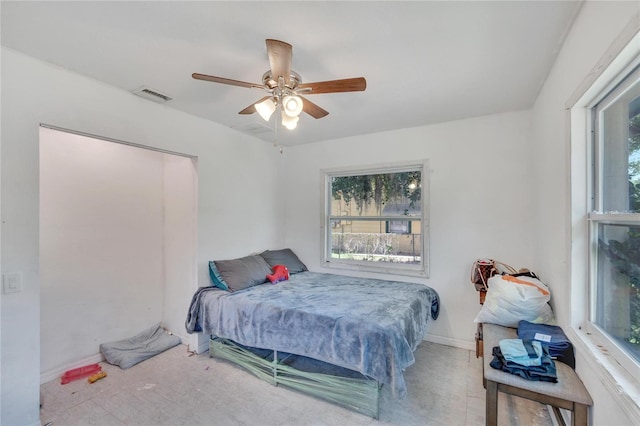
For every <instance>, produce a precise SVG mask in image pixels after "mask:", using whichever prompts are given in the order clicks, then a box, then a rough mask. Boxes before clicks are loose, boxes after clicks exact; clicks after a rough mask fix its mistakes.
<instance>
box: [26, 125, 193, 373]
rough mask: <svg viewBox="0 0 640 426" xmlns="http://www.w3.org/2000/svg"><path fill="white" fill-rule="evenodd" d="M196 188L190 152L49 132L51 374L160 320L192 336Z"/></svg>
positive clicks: (43, 165) (44, 169)
mask: <svg viewBox="0 0 640 426" xmlns="http://www.w3.org/2000/svg"><path fill="white" fill-rule="evenodd" d="M195 191H196V185H195V169H194V168H193V163H192V160H191V159H190V158H186V157H179V156H176V155H170V154H166V153H161V152H157V151H152V150H149V149H143V148H137V147H132V146H128V145H123V144H118V143H114V142H108V141H104V140H99V139H95V138H90V137H86V136H81V135H75V134H71V133H66V132H61V131H56V130H52V129H48V128H42V129H41V130H40V271H39V272H40V285H41V287H40V315H41V318H40V325H41V329H40V335H41V338H40V343H41V353H40V371H41V380H43V381H48V380H52V379H54V378H57V377H59V376H60V374H62V373H63V372H64V371H66V370H67V369H69V368H72V367H76V366H80V365H86V364H89V363H92V362H97V361H99V360H100V355H99V344H100V343H104V342H111V341H114V340H121V339H123V338H127V337H130V336H133V335H134V334H137V333H138V332H140V331H142V330H144V329H146V328H148V327H150V326H151V325H153V324H155V323H157V322H160V321H161V322H163V325H164V326H165V327H167V328H169V329H170V330H171V331H173V332H174V333H175V334H177V335H180V336H181V337H183V338H184V339H185V340H184V341H185V343H186V342H187V339H186V332H185V330H184V325H183V324H184V316H185V314H184V313H185V312H186V311H187V309H188V306H189V301H190V298H191V295H192V293H193V291H192V289H191V288H190V286H188V285H185V284H186V283H193V282H195V270H196V260H195V256H196V254H195V245H196V240H195V227H196V217H195Z"/></svg>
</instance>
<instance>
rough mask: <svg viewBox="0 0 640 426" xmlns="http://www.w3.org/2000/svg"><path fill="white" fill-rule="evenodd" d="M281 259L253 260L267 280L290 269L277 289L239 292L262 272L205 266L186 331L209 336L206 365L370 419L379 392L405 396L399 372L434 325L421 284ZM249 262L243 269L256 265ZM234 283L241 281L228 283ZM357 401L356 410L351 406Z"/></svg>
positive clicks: (430, 294)
mask: <svg viewBox="0 0 640 426" xmlns="http://www.w3.org/2000/svg"><path fill="white" fill-rule="evenodd" d="M284 250H285V251H284V253H286V256H284V257H283V256H281V254H282V253H283V251H275V252H265V253H266V254H265V253H262V254H261V255H255V256H259V257H263V256H264V257H263V258H264V259H266V260H268V261H269V262H270V263H267V262H266V261H265V263H266V264H267V269H268V271H270V270H271V267H272V265H274V264H275V263H276V262H277V264H286V265H287V266H288V267H289V270H290V271H292V272H291V274H290V277H289V279H288V280H286V281H282V282H278V283H277V284H270V283H264V279H262V281H263V282H262V283H260V284H253V285H245V286H244V287H243V286H242V284H243V283H245V284H246V282H247V279H248V276H249V275H253V277H254V278H255V281H260V280H261V279H260V278H259V274H261V273H262V272H264V268H263V266H260V267H259V268H258V267H256V266H255V265H253V264H252V265H249V266H248V267H247V265H248V263H247V262H248V260H247V258H242V259H244V262H240V263H238V262H237V261H238V259H235V260H234V261H236V265H234V267H232V268H230V269H229V268H227V266H228V265H225V264H224V262H225V261H222V262H212V265H210V266H212V267H213V269H212V270H211V273H212V280H213V282H214V284H215V285H214V286H211V287H203V288H200V289H198V291H197V292H196V293H195V294H194V296H193V299H192V302H191V305H190V308H189V312H188V315H187V321H186V328H187V331H188V332H189V333H197V332H202V333H205V334H207V335H210V336H211V341H210V355H212V356H219V357H222V358H225V359H228V360H230V361H233V362H236V363H238V364H239V365H241V366H243V367H245V368H247V369H249V370H250V371H252V372H253V373H254V374H256V375H258V376H259V377H261V378H263V379H265V380H269V381H271V382H272V383H274V384H277V383H282V384H284V385H287V386H291V387H294V388H296V389H298V390H302V391H305V392H309V393H311V394H313V395H316V396H319V397H322V398H325V399H329V400H331V401H333V402H336V403H339V404H342V405H346V406H348V407H350V408H353V409H356V410H358V411H361V412H364V413H366V414H368V415H370V416H372V417H374V418H377V410H378V408H377V399H378V395H379V390H380V387H381V386H382V385H387V386H389V387H390V389H391V393H392V395H394V396H395V397H398V398H403V397H405V396H406V384H405V380H404V376H403V371H404V370H405V369H406V368H407V367H409V366H410V365H412V364H413V363H414V362H415V359H414V356H413V352H414V351H415V349H416V348H417V346H418V345H419V344H420V343H421V341H422V339H423V338H424V336H425V334H426V331H427V328H428V326H429V324H430V322H431V320H434V319H436V318H437V316H438V311H439V298H438V294H437V293H436V292H435V290H433V289H431V288H430V287H428V286H425V285H422V284H416V283H406V282H397V281H385V280H377V279H365V278H354V277H347V276H341V275H334V274H324V273H317V272H311V271H308V270H306V267H304V265H303V264H302V263H301V262H300V261H299V259H297V257H295V255H294V254H293V253H292V252H291V251H290V250H288V249H284ZM269 253H271V254H273V253H277V254H279V255H278V256H275V258H274V257H273V256H272V257H270V256H269ZM255 256H251V259H250V260H251V262H254V263H256V264H258V263H261V261H260V259H255ZM291 256H293V257H291ZM291 259H293V260H291ZM294 260H295V261H294ZM252 268H254V269H256V271H255V272H253V273H248V271H247V269H249V270H250V269H252ZM249 272H250V271H249ZM230 273H231V274H230ZM238 274H244V276H243V277H242V279H241V280H240V281H234V280H235V278H236V277H237V275H238ZM262 276H263V277H264V275H262ZM217 281H222V284H223V285H224V286H227V289H226V290H224V289H223V288H221V287H222V286H221V285H218V283H217ZM229 286H231V287H234V286H235V287H236V288H235V289H234V288H229ZM239 287H243V288H239ZM229 290H233V291H229ZM333 388H335V389H333ZM359 394H363V397H362V401H353V400H352V399H353V398H354V397H355V396H357V395H359Z"/></svg>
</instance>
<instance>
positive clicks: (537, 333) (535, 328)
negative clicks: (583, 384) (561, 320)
mask: <svg viewBox="0 0 640 426" xmlns="http://www.w3.org/2000/svg"><path fill="white" fill-rule="evenodd" d="M518 338H520V339H531V340H537V341H539V342H541V343H542V345H543V346H546V347H547V348H548V349H549V355H551V357H552V358H554V359H556V360H557V361H560V362H563V363H565V364H567V365H568V366H569V367H571V368H573V369H575V368H576V359H575V355H574V352H573V344H572V343H571V341H570V340H569V338H568V337H567V336H566V334H564V331H563V330H562V328H560V327H559V326H557V325H550V324H534V323H532V322H529V321H525V320H522V321H520V322H519V323H518Z"/></svg>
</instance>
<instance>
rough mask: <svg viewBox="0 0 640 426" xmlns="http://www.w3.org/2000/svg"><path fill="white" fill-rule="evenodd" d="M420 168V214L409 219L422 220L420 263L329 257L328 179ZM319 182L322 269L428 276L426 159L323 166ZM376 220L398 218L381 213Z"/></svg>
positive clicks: (329, 195) (330, 197)
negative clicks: (362, 164)
mask: <svg viewBox="0 0 640 426" xmlns="http://www.w3.org/2000/svg"><path fill="white" fill-rule="evenodd" d="M415 170H420V172H421V185H422V187H421V197H420V203H421V214H420V216H417V217H414V218H412V219H414V220H415V219H418V220H420V222H421V230H422V231H421V238H420V264H418V265H416V264H401V263H388V262H371V261H362V260H360V261H359V260H347V259H335V258H332V257H331V236H330V233H331V224H330V220H331V214H330V213H331V200H332V196H331V178H333V177H335V176H358V175H371V174H381V173H394V172H407V171H415ZM320 182H321V191H320V193H321V203H320V205H321V208H322V212H321V225H320V232H321V238H320V240H321V242H322V246H321V249H320V253H321V254H322V257H321V259H320V266H322V267H325V268H337V269H345V270H352V271H362V272H375V273H380V274H391V275H406V276H417V277H424V278H428V277H429V248H428V247H429V244H428V242H429V221H428V217H429V215H428V211H427V208H428V205H429V204H428V199H429V161H428V160H426V159H424V160H419V161H412V162H402V163H385V164H381V165H372V166H360V167H340V168H333V169H324V170H321V171H320ZM350 219H354V220H357V219H360V218H358V217H353V218H351V217H345V220H350ZM375 220H380V221H385V220H398V217H387V216H380V217H376V218H375Z"/></svg>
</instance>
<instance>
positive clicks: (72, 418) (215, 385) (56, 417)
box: [40, 342, 552, 426]
mask: <svg viewBox="0 0 640 426" xmlns="http://www.w3.org/2000/svg"><path fill="white" fill-rule="evenodd" d="M101 365H102V369H103V370H104V371H106V373H107V377H106V378H104V379H102V380H99V381H98V382H96V383H94V384H89V383H88V382H87V380H86V379H84V380H78V381H75V382H72V383H69V384H66V385H60V380H55V381H52V382H49V383H45V384H43V385H42V387H41V391H42V397H43V406H42V409H41V410H40V420H41V424H42V425H50V426H62V425H83V426H84V425H140V426H147V425H148V426H152V425H153V426H156V425H189V426H191V425H225V426H226V425H296V426H298V425H340V426H343V425H383V424H386V425H483V424H484V401H485V393H484V388H483V387H482V360H481V359H476V357H475V354H474V353H472V352H470V351H467V350H463V349H457V348H453V347H449V346H443V345H438V344H435V343H429V342H424V343H423V344H421V345H420V347H419V348H418V349H417V350H416V363H415V364H414V365H412V366H411V367H409V368H408V369H407V371H406V372H405V379H406V381H407V387H408V396H407V398H406V399H403V400H394V399H393V398H392V397H391V395H390V393H389V392H388V389H385V388H384V387H383V390H382V397H381V400H380V419H379V420H374V419H372V418H370V417H367V416H364V415H362V414H359V413H356V412H353V411H350V410H348V409H346V408H342V407H338V406H336V405H333V404H331V403H327V402H324V401H321V400H318V399H315V398H313V397H309V396H306V395H303V394H301V393H298V392H295V391H292V390H289V389H286V388H283V387H280V386H278V387H275V386H272V385H270V384H268V383H266V382H263V381H261V380H260V379H258V378H256V377H254V376H253V375H251V374H250V373H247V372H246V371H244V370H242V369H240V368H239V367H236V366H234V365H231V364H230V363H228V362H226V361H222V360H217V359H212V358H209V357H208V354H206V353H205V354H201V355H194V356H190V354H189V353H188V352H187V349H186V346H183V345H179V346H176V347H175V348H173V349H170V350H168V351H166V352H164V353H162V354H160V355H158V356H156V357H154V358H151V359H149V360H147V361H145V362H142V363H140V364H138V365H136V366H134V367H132V368H130V369H128V370H121V369H120V368H119V367H114V366H112V365H109V364H106V363H101ZM499 408H500V411H499V413H498V416H499V417H498V422H499V424H500V425H524V424H526V425H533V426H536V425H540V426H542V425H552V421H551V418H550V416H549V413H548V411H547V409H546V407H545V406H543V405H541V404H538V403H535V402H532V401H528V400H524V399H521V398H517V397H512V396H506V395H504V394H500V401H499Z"/></svg>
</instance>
